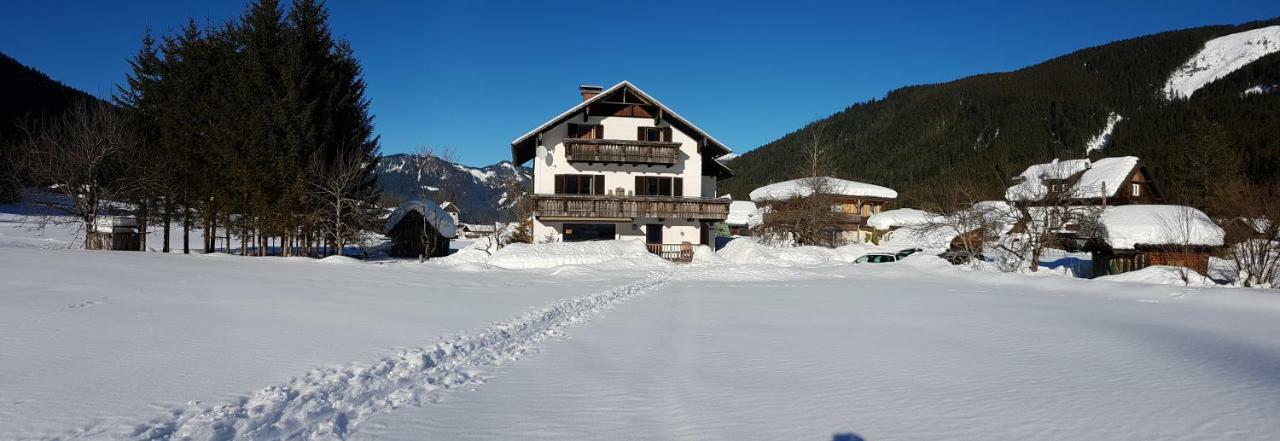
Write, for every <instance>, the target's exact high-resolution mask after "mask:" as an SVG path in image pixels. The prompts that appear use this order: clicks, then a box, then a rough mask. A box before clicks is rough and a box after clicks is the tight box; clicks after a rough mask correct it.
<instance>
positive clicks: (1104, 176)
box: [1072, 156, 1138, 199]
mask: <svg viewBox="0 0 1280 441" xmlns="http://www.w3.org/2000/svg"><path fill="white" fill-rule="evenodd" d="M1137 166H1138V158H1137V157H1134V156H1120V157H1116V158H1102V159H1099V160H1097V161H1093V163H1091V164H1089V169H1088V170H1085V171H1084V174H1082V175H1080V180H1078V181H1076V186H1075V188H1074V189H1072V191H1073V193H1074V196H1075V197H1077V198H1081V199H1092V198H1103V197H1107V198H1109V197H1113V196H1115V195H1116V192H1117V191H1119V190H1120V187H1123V186H1124V184H1125V183H1126V182H1128V181H1129V173H1130V172H1132V171H1133V168H1134V167H1137Z"/></svg>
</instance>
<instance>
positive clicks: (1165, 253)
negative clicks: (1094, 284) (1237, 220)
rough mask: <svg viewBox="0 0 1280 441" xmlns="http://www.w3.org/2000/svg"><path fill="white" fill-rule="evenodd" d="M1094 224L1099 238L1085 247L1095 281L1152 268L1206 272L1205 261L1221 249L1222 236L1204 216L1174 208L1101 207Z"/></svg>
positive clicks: (1221, 232)
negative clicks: (1100, 229)
mask: <svg viewBox="0 0 1280 441" xmlns="http://www.w3.org/2000/svg"><path fill="white" fill-rule="evenodd" d="M1100 221H1101V224H1102V227H1103V228H1104V229H1105V234H1104V238H1105V240H1103V241H1096V240H1095V241H1093V242H1092V243H1090V244H1089V246H1088V248H1089V251H1090V253H1091V254H1092V255H1093V275H1094V276H1095V277H1097V276H1105V275H1111V274H1119V273H1124V272H1129V271H1134V270H1140V269H1143V268H1146V267H1148V266H1152V265H1168V266H1181V267H1185V268H1190V269H1192V270H1195V271H1196V272H1198V273H1200V274H1207V273H1208V271H1209V257H1210V256H1211V255H1213V253H1214V252H1216V251H1217V250H1219V249H1220V248H1221V247H1222V244H1223V239H1224V236H1225V233H1224V232H1223V230H1222V228H1220V227H1218V225H1217V224H1215V223H1214V222H1213V220H1211V219H1209V216H1207V215H1205V214H1204V212H1202V211H1200V210H1197V209H1195V208H1191V207H1184V206H1179V205H1125V206H1119V207H1107V208H1106V209H1105V210H1104V211H1103V213H1102V217H1101V219H1100Z"/></svg>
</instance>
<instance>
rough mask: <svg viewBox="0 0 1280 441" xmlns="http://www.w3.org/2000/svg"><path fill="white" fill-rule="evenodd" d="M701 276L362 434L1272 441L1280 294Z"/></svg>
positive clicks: (753, 270) (1017, 280)
mask: <svg viewBox="0 0 1280 441" xmlns="http://www.w3.org/2000/svg"><path fill="white" fill-rule="evenodd" d="M770 271H771V269H769V268H763V267H743V268H728V269H711V270H704V272H703V274H702V278H703V279H705V280H696V279H695V280H688V279H689V278H686V280H681V281H677V282H673V283H670V284H668V285H666V286H664V287H663V288H662V293H661V295H652V296H645V297H643V298H640V299H637V300H635V301H633V302H630V303H628V304H627V306H626V307H625V308H620V309H619V310H617V311H614V312H612V313H610V315H609V318H608V320H602V321H599V322H597V323H594V324H592V325H591V326H590V327H589V328H587V329H584V330H583V332H577V333H575V334H574V336H573V337H572V338H571V339H568V340H563V341H555V342H550V343H548V344H547V345H545V346H544V348H543V349H542V350H541V351H540V353H539V354H538V355H537V356H536V357H531V358H530V359H528V360H525V361H523V362H522V363H521V364H520V365H519V366H515V367H513V368H512V369H509V370H504V371H502V372H500V373H499V374H498V375H497V376H495V377H494V378H492V379H491V381H490V382H489V383H488V384H486V386H485V387H484V388H482V389H480V390H478V391H475V392H470V393H465V394H456V395H452V396H450V397H449V399H448V400H447V401H445V402H442V403H440V404H438V405H432V406H426V407H422V408H409V409H403V410H401V411H399V412H396V413H393V414H385V415H381V416H378V417H375V418H372V419H370V420H369V422H368V423H367V424H366V425H365V426H364V428H362V429H361V431H360V432H358V433H356V434H354V437H355V438H356V439H379V440H385V439H401V440H416V439H451V440H497V439H524V440H562V439H614V438H621V439H637V440H646V439H654V440H669V439H670V440H708V439H710V440H714V439H724V440H739V439H794V440H801V439H809V440H830V439H832V437H833V435H835V434H839V433H857V434H858V435H859V436H861V437H863V438H864V439H867V440H871V441H875V440H886V439H895V440H897V439H919V440H935V439H947V440H970V439H972V440H1003V439H1008V440H1058V439H1099V440H1147V439H1161V440H1210V439H1232V440H1272V439H1275V438H1274V436H1275V434H1276V433H1280V339H1277V338H1276V336H1277V335H1280V332H1278V331H1280V297H1278V296H1277V295H1276V294H1275V293H1266V292H1263V293H1259V292H1244V291H1238V290H1194V289H1190V290H1189V289H1186V288H1181V287H1153V286H1144V285H1125V284H1114V283H1105V282H1090V281H1082V280H1063V279H1059V278H1047V277H1046V278H1034V277H1026V276H1011V275H1009V276H1007V275H999V274H973V273H969V274H964V273H958V272H952V271H945V270H939V272H937V273H933V272H932V271H931V270H927V269H921V268H915V267H910V266H894V267H889V266H879V267H875V266H866V265H864V266H861V267H849V266H845V267H842V268H827V269H823V270H816V271H817V273H810V274H807V275H806V274H802V271H796V270H789V271H791V272H792V273H794V274H791V275H789V276H787V277H779V278H780V279H782V280H768V279H769V277H768V276H769V273H770Z"/></svg>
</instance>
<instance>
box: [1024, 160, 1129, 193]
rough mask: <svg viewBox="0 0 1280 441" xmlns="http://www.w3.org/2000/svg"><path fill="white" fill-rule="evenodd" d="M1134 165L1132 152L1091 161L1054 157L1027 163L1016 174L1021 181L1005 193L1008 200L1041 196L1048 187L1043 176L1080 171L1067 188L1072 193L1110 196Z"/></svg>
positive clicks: (1065, 176) (1057, 176) (1059, 176)
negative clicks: (1024, 168)
mask: <svg viewBox="0 0 1280 441" xmlns="http://www.w3.org/2000/svg"><path fill="white" fill-rule="evenodd" d="M1137 166H1138V158H1137V157H1135V156H1119V157H1114V158H1102V159H1099V160H1097V161H1093V162H1090V161H1089V160H1088V159H1069V160H1065V161H1059V160H1057V159H1055V160H1053V162H1049V163H1045V164H1034V165H1032V166H1030V167H1027V169H1026V170H1025V171H1023V172H1022V174H1020V175H1018V179H1020V181H1019V182H1018V183H1017V184H1015V185H1014V186H1012V187H1009V189H1008V190H1006V191H1005V194H1004V195H1005V198H1006V199H1008V200H1010V201H1035V200H1040V199H1042V198H1044V197H1045V196H1046V195H1047V194H1048V193H1049V188H1048V187H1046V186H1045V185H1044V181H1045V180H1050V179H1053V180H1061V179H1068V178H1070V177H1072V176H1074V175H1075V174H1077V173H1080V179H1078V180H1077V181H1076V183H1075V185H1074V186H1073V187H1072V188H1071V189H1070V190H1069V191H1070V196H1071V197H1073V198H1080V199H1091V198H1102V197H1112V196H1115V194H1116V192H1117V191H1119V190H1120V188H1121V187H1123V186H1124V184H1125V183H1126V182H1128V181H1129V172H1131V171H1133V168H1134V167H1137ZM1104 190H1105V191H1104Z"/></svg>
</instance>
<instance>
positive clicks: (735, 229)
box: [724, 201, 760, 236]
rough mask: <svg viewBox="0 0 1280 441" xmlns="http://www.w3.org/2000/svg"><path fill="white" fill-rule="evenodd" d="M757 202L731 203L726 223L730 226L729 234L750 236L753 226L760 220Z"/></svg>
mask: <svg viewBox="0 0 1280 441" xmlns="http://www.w3.org/2000/svg"><path fill="white" fill-rule="evenodd" d="M756 210H757V208H756V204H755V202H751V201H733V202H731V203H730V204H729V217H727V218H725V220H724V224H725V225H727V226H728V227H729V234H732V235H734V236H750V235H751V227H753V226H755V225H756V224H758V223H759V222H760V220H759V219H758V217H759V213H757V211H756Z"/></svg>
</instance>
